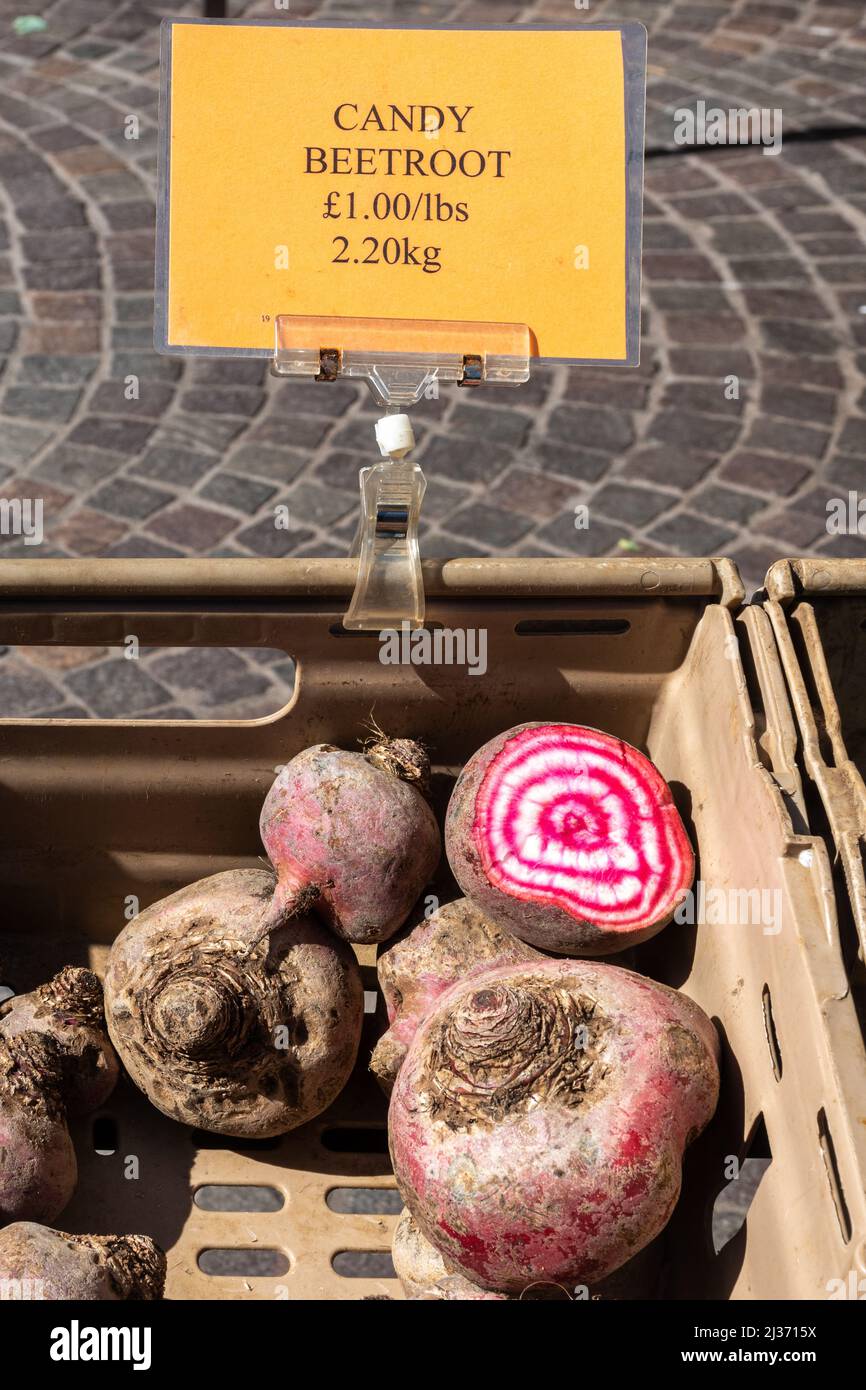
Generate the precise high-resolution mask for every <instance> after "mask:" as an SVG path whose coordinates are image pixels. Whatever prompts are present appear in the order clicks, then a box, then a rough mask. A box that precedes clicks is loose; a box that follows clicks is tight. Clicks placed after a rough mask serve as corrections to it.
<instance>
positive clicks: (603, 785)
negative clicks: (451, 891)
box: [445, 724, 694, 956]
mask: <svg viewBox="0 0 866 1390" xmlns="http://www.w3.org/2000/svg"><path fill="white" fill-rule="evenodd" d="M445 836H446V849H447V854H448V859H449V862H450V864H451V868H452V870H453V872H454V876H455V878H456V879H457V882H458V883H459V884H460V887H461V888H462V890H463V892H464V893H465V894H466V896H467V897H468V898H469V899H470V900H471V901H472V902H473V903H474V904H475V906H476V907H478V908H479V909H480V910H481V911H482V912H486V913H487V914H488V915H489V916H490V917H491V918H492V919H493V921H495V922H497V923H498V924H499V925H501V926H503V927H506V928H507V929H508V930H509V931H511V932H512V933H513V934H514V935H515V936H518V937H519V938H520V939H521V940H523V941H528V942H530V943H531V944H532V945H533V946H538V947H540V948H541V949H542V950H546V951H555V952H562V953H565V954H573V955H588V956H594V955H605V954H607V953H608V952H611V951H621V950H623V949H625V947H627V946H632V945H634V944H636V943H637V942H639V941H643V940H645V939H646V938H647V937H649V936H653V935H654V934H655V933H656V932H657V931H660V930H661V928H662V927H663V926H665V925H666V924H667V923H668V922H669V921H670V919H671V917H672V916H673V913H674V912H675V910H676V908H677V906H678V905H679V904H680V903H681V902H682V901H683V899H684V897H685V895H686V893H687V891H688V889H689V887H690V885H691V882H692V878H693V876H694V856H693V854H692V848H691V845H690V844H689V840H688V837H687V835H686V832H685V829H684V827H683V823H682V821H681V819H680V816H679V813H678V811H677V809H676V807H675V805H674V803H673V799H672V797H671V792H670V788H669V787H668V785H667V783H666V782H665V780H664V778H663V777H662V776H661V774H660V773H659V771H658V770H657V768H656V767H654V765H653V764H652V763H651V762H650V760H649V758H647V757H645V756H644V754H643V753H640V752H638V750H637V749H636V748H632V746H631V745H630V744H628V743H625V742H623V740H622V739H619V738H614V737H613V736H612V735H610V734H605V733H601V732H600V731H599V730H598V729H589V728H585V727H583V726H582V725H580V724H522V725H518V726H517V727H516V728H514V729H509V730H507V731H506V733H504V734H500V735H499V737H498V738H495V739H492V740H491V741H490V742H489V743H486V744H485V745H484V747H483V748H481V749H479V751H478V752H477V753H476V754H474V756H473V757H472V758H470V760H469V762H468V763H467V764H466V767H465V768H464V770H463V772H462V774H461V776H460V778H459V779H458V782H457V785H456V787H455V789H454V794H453V796H452V798H451V803H450V805H449V807H448V816H447V820H446V828H445Z"/></svg>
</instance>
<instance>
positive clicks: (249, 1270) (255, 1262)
mask: <svg viewBox="0 0 866 1390" xmlns="http://www.w3.org/2000/svg"><path fill="white" fill-rule="evenodd" d="M198 1267H199V1269H200V1270H201V1272H202V1274H215V1275H220V1274H222V1275H226V1274H229V1275H234V1276H235V1277H236V1278H240V1279H278V1278H279V1277H280V1275H282V1274H288V1272H289V1261H288V1257H287V1256H286V1255H284V1254H283V1252H282V1250H254V1249H252V1248H248V1247H245V1246H242V1245H238V1246H233V1247H231V1248H226V1247H216V1246H214V1247H212V1248H210V1249H208V1250H202V1251H201V1252H200V1253H199V1257H198Z"/></svg>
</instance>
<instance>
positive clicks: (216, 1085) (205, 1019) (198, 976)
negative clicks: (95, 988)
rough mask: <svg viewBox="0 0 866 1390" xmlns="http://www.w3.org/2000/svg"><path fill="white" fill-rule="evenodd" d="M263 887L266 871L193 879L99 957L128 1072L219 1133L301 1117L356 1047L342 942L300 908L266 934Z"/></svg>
mask: <svg viewBox="0 0 866 1390" xmlns="http://www.w3.org/2000/svg"><path fill="white" fill-rule="evenodd" d="M273 891H274V878H273V875H272V874H271V873H270V872H268V871H267V870H263V869H238V870H232V871H229V872H227V873H221V874H215V875H214V876H213V877H212V878H206V879H202V880H201V881H200V882H198V883H193V884H191V885H190V886H189V887H187V888H182V889H181V890H180V891H179V892H177V893H173V894H172V895H171V896H170V897H168V898H164V899H163V900H162V901H161V902H158V903H155V904H154V905H153V906H152V907H149V908H148V909H147V910H146V911H145V912H142V913H141V914H140V915H139V916H138V917H136V918H135V919H134V920H133V921H132V922H130V923H129V924H128V926H126V927H125V928H124V930H123V931H122V932H121V933H120V935H119V936H118V938H117V940H116V941H115V943H114V945H113V946H112V949H111V954H110V956H109V962H108V971H107V973H106V979H105V1013H106V1019H107V1022H108V1030H109V1033H110V1035H111V1040H112V1042H113V1043H114V1046H115V1048H116V1049H117V1052H118V1054H119V1055H120V1058H121V1060H122V1062H123V1063H124V1065H125V1067H126V1069H127V1071H128V1072H129V1074H130V1076H131V1077H132V1079H133V1081H134V1082H135V1083H136V1085H137V1086H139V1087H140V1089H141V1090H142V1091H144V1093H145V1095H146V1096H147V1097H148V1098H149V1099H150V1100H151V1101H152V1102H153V1104H154V1105H155V1106H156V1107H157V1109H159V1110H161V1111H163V1113H164V1114H166V1115H169V1116H171V1117H172V1118H173V1119H176V1120H179V1121H181V1122H183V1123H185V1124H190V1125H194V1126H197V1127H198V1128H200V1129H206V1130H213V1131H215V1132H216V1133H218V1134H228V1135H236V1136H242V1137H247V1136H248V1137H251V1138H267V1137H269V1136H271V1135H276V1134H284V1133H285V1132H286V1131H288V1130H290V1129H294V1128H295V1126H297V1125H300V1124H304V1123H305V1121H307V1120H309V1119H312V1118H313V1116H314V1115H318V1114H319V1113H320V1112H321V1111H322V1110H324V1109H326V1108H327V1106H328V1105H330V1103H331V1101H332V1100H334V1099H335V1098H336V1096H337V1095H338V1094H339V1092H340V1091H341V1090H342V1088H343V1086H344V1085H345V1083H346V1081H347V1080H348V1078H349V1075H350V1073H351V1071H352V1067H353V1066H354V1062H355V1058H356V1055H357V1051H358V1044H359V1041H360V1037H361V1025H362V1022H363V1010H364V995H363V989H362V986H361V976H360V971H359V969H358V964H357V961H356V960H355V957H354V954H353V952H352V950H351V948H350V947H349V946H347V945H346V943H345V942H343V941H339V940H337V938H336V937H334V936H333V935H332V934H331V933H330V932H329V931H328V930H327V928H326V927H324V926H323V925H322V923H321V922H319V921H318V920H317V919H315V918H314V917H311V916H309V915H307V916H294V917H292V918H291V919H290V920H288V921H286V922H285V923H284V924H283V925H282V926H280V927H277V928H275V929H273V930H269V931H268V932H266V933H263V932H262V924H263V922H264V920H265V918H266V916H267V913H268V912H269V910H270V904H271V899H272V896H273ZM265 937H266V938H267V939H264V938H265Z"/></svg>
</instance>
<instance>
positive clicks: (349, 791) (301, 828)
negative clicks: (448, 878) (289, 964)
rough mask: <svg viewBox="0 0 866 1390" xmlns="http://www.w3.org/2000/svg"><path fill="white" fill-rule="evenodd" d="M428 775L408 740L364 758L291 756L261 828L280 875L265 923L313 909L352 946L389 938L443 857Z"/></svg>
mask: <svg viewBox="0 0 866 1390" xmlns="http://www.w3.org/2000/svg"><path fill="white" fill-rule="evenodd" d="M429 772H430V764H429V760H428V758H427V755H426V753H425V752H424V750H423V749H422V748H421V747H420V746H419V745H418V744H417V743H413V742H412V741H411V740H410V739H390V740H387V739H382V740H380V741H379V742H377V743H373V744H372V745H371V746H370V747H368V748H367V750H366V752H364V753H347V752H344V751H343V750H342V749H339V748H332V747H331V746H330V745H329V744H326V743H319V744H317V745H316V746H315V747H313V748H308V749H306V750H305V752H303V753H299V754H298V755H297V757H295V758H292V760H291V762H289V763H287V764H286V766H285V767H284V768H283V770H282V772H281V773H280V775H279V776H278V777H277V780H276V781H275V782H274V784H273V786H272V787H271V790H270V792H269V793H268V795H267V797H266V799H265V804H264V806H263V807H262V814H261V821H260V830H261V836H262V843H263V844H264V847H265V849H266V851H267V854H268V857H269V859H270V861H271V863H272V864H273V866H274V870H275V872H276V874H277V891H276V893H275V894H274V902H273V906H272V910H271V916H270V918H269V921H270V922H279V921H281V920H283V919H284V917H285V915H286V914H287V913H291V912H293V911H309V910H311V909H312V910H313V911H315V912H317V913H319V914H320V915H321V916H322V918H323V919H324V920H325V921H326V922H327V923H328V925H329V926H330V927H331V928H332V929H333V930H334V931H335V932H336V933H337V934H338V935H339V936H342V937H345V938H346V940H348V941H356V942H359V943H369V942H374V941H384V940H385V939H386V938H387V937H389V936H391V935H392V934H393V933H394V932H395V931H396V930H397V928H398V927H399V926H401V925H402V923H403V922H404V921H405V920H406V918H407V916H408V915H409V912H410V910H411V908H412V906H413V904H414V903H415V901H416V899H417V898H418V896H419V894H420V892H421V890H422V888H423V887H424V884H425V883H426V882H427V881H428V879H429V878H430V876H431V875H432V873H433V871H434V870H435V868H436V866H437V864H438V863H439V858H440V855H441V852H442V844H441V839H440V835H439V827H438V826H437V824H436V820H435V817H434V815H433V812H432V811H431V809H430V807H429V806H428V804H427V802H426V800H425V798H424V795H423V793H424V791H425V790H426V786H427V782H428V779H429Z"/></svg>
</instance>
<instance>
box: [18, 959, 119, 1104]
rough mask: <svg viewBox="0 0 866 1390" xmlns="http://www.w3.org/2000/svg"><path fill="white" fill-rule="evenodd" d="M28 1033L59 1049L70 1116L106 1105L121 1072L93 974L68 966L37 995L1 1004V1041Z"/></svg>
mask: <svg viewBox="0 0 866 1390" xmlns="http://www.w3.org/2000/svg"><path fill="white" fill-rule="evenodd" d="M28 1031H34V1032H38V1033H46V1034H48V1035H49V1036H50V1037H53V1038H55V1039H56V1041H57V1042H58V1044H59V1045H60V1047H61V1049H62V1051H63V1054H64V1057H65V1059H66V1062H65V1067H64V1073H65V1074H64V1086H63V1093H64V1099H65V1101H66V1106H67V1110H68V1111H69V1114H70V1115H86V1114H87V1113H88V1112H89V1111H91V1110H96V1109H97V1108H98V1107H99V1106H100V1105H104V1104H105V1102H106V1101H107V1100H108V1097H109V1096H110V1095H111V1092H112V1091H113V1090H114V1087H115V1084H116V1082H117V1077H118V1074H119V1071H120V1068H119V1066H118V1061H117V1057H116V1056H115V1054H114V1049H113V1048H112V1046H111V1044H110V1042H109V1041H108V1033H107V1032H106V1028H105V1013H104V1009H103V1000H102V985H101V984H100V982H99V979H98V977H97V976H96V975H94V973H93V971H92V970H84V969H82V968H80V967H78V966H72V965H67V966H66V967H65V968H64V969H63V970H61V971H60V973H59V974H57V975H55V976H54V978H53V980H49V981H48V982H47V984H44V985H40V986H39V987H38V988H37V989H35V990H33V991H32V993H30V994H17V995H13V997H12V998H11V999H8V1000H7V1001H6V1002H5V1003H4V1004H2V1005H0V1037H4V1038H12V1037H16V1036H17V1035H18V1034H20V1033H24V1032H28Z"/></svg>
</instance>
